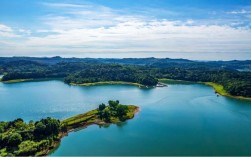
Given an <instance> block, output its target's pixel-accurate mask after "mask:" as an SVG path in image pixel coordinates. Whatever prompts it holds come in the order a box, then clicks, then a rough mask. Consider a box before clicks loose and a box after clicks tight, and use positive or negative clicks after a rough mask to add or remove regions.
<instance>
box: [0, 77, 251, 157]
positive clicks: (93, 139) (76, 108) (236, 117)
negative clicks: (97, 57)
mask: <svg viewBox="0 0 251 157" xmlns="http://www.w3.org/2000/svg"><path fill="white" fill-rule="evenodd" d="M110 99H118V100H120V102H121V103H123V104H135V105H138V106H140V112H139V113H138V114H137V115H136V117H135V118H134V119H132V120H130V121H127V122H125V123H122V124H120V125H110V126H109V127H106V128H104V127H101V128H100V127H99V126H96V125H93V126H90V127H88V128H87V129H84V130H81V131H78V132H74V133H71V134H69V136H67V137H65V138H63V139H62V143H61V145H60V147H59V148H58V149H57V150H56V151H55V152H54V153H53V154H52V155H53V156H64V155H65V156H66V155H67V156H70V155H75V156H77V155H251V136H250V134H251V101H243V100H235V99H231V98H226V97H221V96H220V97H216V95H215V94H214V91H213V89H212V88H211V87H208V86H204V85H200V84H172V85H169V86H168V87H166V88H155V89H140V88H138V87H134V86H125V85H112V86H95V87H78V86H68V85H66V84H64V83H63V82H61V81H44V82H26V83H14V84H3V83H0V107H1V110H0V120H13V119H15V118H19V117H20V118H23V119H24V120H26V121H29V120H38V119H40V118H43V117H47V116H51V117H55V118H59V119H64V118H67V117H70V116H73V115H75V114H78V113H82V112H86V111H88V110H91V109H94V108H96V107H97V104H99V103H102V102H107V101H108V100H110Z"/></svg>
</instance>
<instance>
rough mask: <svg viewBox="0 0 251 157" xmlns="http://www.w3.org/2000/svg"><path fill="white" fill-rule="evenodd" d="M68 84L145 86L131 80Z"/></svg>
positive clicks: (74, 84)
mask: <svg viewBox="0 0 251 157" xmlns="http://www.w3.org/2000/svg"><path fill="white" fill-rule="evenodd" d="M70 85H73V86H86V87H88V86H104V85H132V86H138V87H140V88H142V87H146V86H144V85H142V84H139V83H133V82H124V81H104V82H93V83H82V84H77V83H70Z"/></svg>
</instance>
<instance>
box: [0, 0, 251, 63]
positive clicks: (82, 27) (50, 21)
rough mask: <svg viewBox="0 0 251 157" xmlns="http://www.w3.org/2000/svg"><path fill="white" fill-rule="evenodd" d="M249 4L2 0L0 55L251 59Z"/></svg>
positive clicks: (226, 0) (242, 0)
mask: <svg viewBox="0 0 251 157" xmlns="http://www.w3.org/2000/svg"><path fill="white" fill-rule="evenodd" d="M250 43H251V1H250V0H91V1H86V0H71V1H70V0H44V1H39V0H36V1H34V0H11V1H10V0H1V1H0V56H56V55H60V56H64V57H170V58H188V59H197V60H220V59H222V60H231V59H251V44H250Z"/></svg>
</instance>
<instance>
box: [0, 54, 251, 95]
mask: <svg viewBox="0 0 251 157" xmlns="http://www.w3.org/2000/svg"><path fill="white" fill-rule="evenodd" d="M1 59H2V60H3V62H1V63H0V73H3V74H4V76H3V78H2V81H9V80H16V79H37V78H64V80H65V82H66V83H68V84H70V83H74V84H83V83H92V82H103V81H124V82H133V83H139V84H142V85H145V86H155V85H156V84H157V82H158V80H157V79H160V78H168V79H175V80H186V81H196V82H197V81H199V82H214V83H217V84H220V85H223V86H224V89H225V90H226V91H227V92H228V93H230V94H231V95H234V96H244V97H251V72H250V71H251V61H227V62H224V61H215V62H212V61H211V62H198V61H190V60H184V59H174V60H172V59H156V58H145V59H91V58H87V59H78V58H70V59H64V58H60V57H54V58H31V59H30V58H22V59H20V58H15V57H14V58H0V60H1ZM4 59H5V60H4ZM29 59H30V60H29Z"/></svg>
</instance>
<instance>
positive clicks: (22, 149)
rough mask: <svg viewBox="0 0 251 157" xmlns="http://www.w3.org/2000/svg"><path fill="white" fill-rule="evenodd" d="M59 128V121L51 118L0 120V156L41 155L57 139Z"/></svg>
mask: <svg viewBox="0 0 251 157" xmlns="http://www.w3.org/2000/svg"><path fill="white" fill-rule="evenodd" d="M60 129H61V127H60V121H59V120H56V119H53V118H46V119H41V120H40V121H37V122H33V121H30V122H29V123H25V122H24V121H23V120H22V119H20V118H19V119H16V120H14V121H10V122H0V152H1V153H0V156H12V155H15V156H29V155H43V154H45V153H46V151H47V150H48V149H49V147H50V146H52V145H53V143H54V142H55V141H57V140H59V139H58V135H59V132H60Z"/></svg>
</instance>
